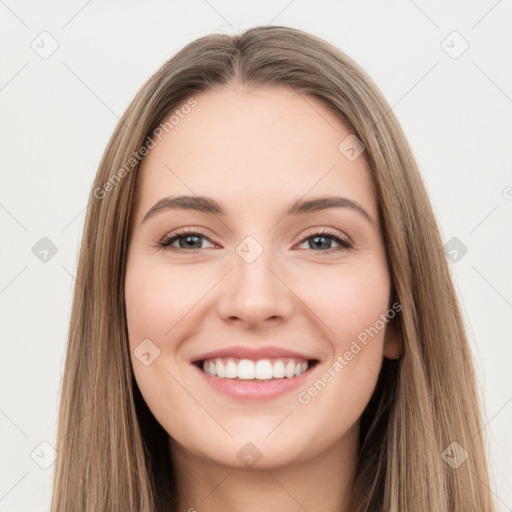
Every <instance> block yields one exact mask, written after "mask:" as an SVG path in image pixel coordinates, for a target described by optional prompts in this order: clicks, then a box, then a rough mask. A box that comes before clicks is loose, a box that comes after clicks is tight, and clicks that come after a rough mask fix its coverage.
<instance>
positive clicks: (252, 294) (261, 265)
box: [217, 247, 294, 329]
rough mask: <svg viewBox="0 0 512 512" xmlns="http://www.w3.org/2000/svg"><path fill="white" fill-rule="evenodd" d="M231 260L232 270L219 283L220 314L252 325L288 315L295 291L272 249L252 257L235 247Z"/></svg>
mask: <svg viewBox="0 0 512 512" xmlns="http://www.w3.org/2000/svg"><path fill="white" fill-rule="evenodd" d="M251 250H253V251H254V247H252V248H251ZM232 261H233V268H232V270H231V271H230V272H229V273H228V275H227V276H226V277H225V278H224V280H223V281H222V283H219V284H221V286H222V293H221V294H220V295H219V301H218V302H217V312H218V314H219V316H220V317H221V318H222V319H223V320H225V321H227V322H239V323H243V324H244V325H245V326H246V327H248V328H251V329H254V328H258V327H263V326H267V327H268V325H269V324H277V323H280V322H282V321H284V320H286V319H287V318H289V316H290V315H291V313H292V310H293V297H294V295H293V291H292V289H291V287H290V286H289V284H287V283H286V281H287V279H286V276H285V275H284V272H282V270H281V268H282V266H280V265H279V263H278V262H277V261H276V258H274V257H273V255H272V250H271V249H269V248H265V250H263V251H262V252H261V254H260V255H259V256H258V257H257V258H256V259H254V260H253V261H252V258H247V257H246V255H245V254H244V252H243V251H238V252H237V251H235V252H234V254H233V259H232Z"/></svg>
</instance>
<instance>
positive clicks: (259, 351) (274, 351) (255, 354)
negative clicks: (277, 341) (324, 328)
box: [192, 346, 316, 363]
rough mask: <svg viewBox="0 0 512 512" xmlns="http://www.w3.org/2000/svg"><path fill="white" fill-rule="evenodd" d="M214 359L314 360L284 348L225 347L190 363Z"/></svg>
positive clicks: (309, 356)
mask: <svg viewBox="0 0 512 512" xmlns="http://www.w3.org/2000/svg"><path fill="white" fill-rule="evenodd" d="M216 357H233V358H236V359H251V360H252V361H257V360H259V359H267V358H279V357H293V358H296V359H304V360H306V361H307V360H310V359H315V360H316V358H315V357H314V356H311V355H307V354H301V353H300V352H295V351H293V350H288V349H286V348H281V347H274V346H268V347H258V348H251V347H242V346H239V347H226V348H222V349H219V350H213V351H212V352H207V353H205V354H202V355H200V356H198V357H194V358H193V359H192V363H198V362H200V361H204V360H205V359H214V358H216Z"/></svg>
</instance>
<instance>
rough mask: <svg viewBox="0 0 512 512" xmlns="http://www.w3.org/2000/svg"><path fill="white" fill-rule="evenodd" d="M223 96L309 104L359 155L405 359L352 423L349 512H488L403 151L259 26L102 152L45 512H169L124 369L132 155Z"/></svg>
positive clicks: (407, 153)
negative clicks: (234, 87)
mask: <svg viewBox="0 0 512 512" xmlns="http://www.w3.org/2000/svg"><path fill="white" fill-rule="evenodd" d="M233 83H237V84H241V85H243V86H244V87H246V88H257V87H260V86H269V85H276V86H277V85H285V86H288V87H291V88H293V89H294V90H295V91H296V92H298V93H301V94H304V95H311V96H314V97H316V98H318V99H320V100H322V101H323V102H324V103H325V104H326V105H327V106H328V107H330V108H331V109H332V111H333V112H334V113H335V114H337V115H338V116H339V118H340V120H341V121H342V122H343V123H345V124H346V126H347V127H348V128H349V129H350V131H351V132H352V133H353V134H355V135H356V136H357V137H358V139H360V140H361V141H362V142H363V144H364V146H365V152H364V156H365V158H366V159H367V161H368V163H369V167H370V169H371V172H372V177H373V182H374V185H375V191H376V195H377V200H378V205H379V214H380V218H381V225H382V230H383V236H384V240H385V244H386V250H387V257H388V263H389V269H390V273H391V282H392V292H393V295H394V298H395V300H397V301H398V302H399V303H400V304H401V305H402V311H401V314H400V315H398V316H397V317H396V319H395V321H396V322H397V323H396V324H395V327H396V328H397V331H398V332H399V335H400V336H401V338H402V342H403V348H404V353H403V356H402V357H401V359H400V360H398V361H391V360H387V359H384V363H383V366H382V370H381V374H380V376H379V380H378V383H377V387H376V389H375V392H374V395H373V397H372V399H371V401H370V403H369V405H368V407H367V408H366V410H365V412H364V414H363V416H362V418H361V428H360V447H359V460H358V469H357V474H356V483H355V486H354V489H353V508H352V510H354V511H358V512H362V511H367V512H377V511H390V512H398V511H406V510H418V511H420V510H421V511H427V510H428V511H436V512H437V511H450V512H462V511H464V512H468V511H470V510H473V511H479V512H483V511H486V512H488V511H492V510H494V508H493V504H492V502H491V493H490V491H489V487H488V474H487V467H486V461H485V454H484V447H483V440H482V435H481V417H480V408H479V398H478V395H477V391H476V382H475V376H474V370H473V363H472V359H471V355H470V351H469V349H468V342H467V338H466V334H465V329H464V325H463V321H462V318H461V313H460V310H459V306H458V303H457V298H456V294H455V292H454V287H453V284H452V281H451V277H450V273H449V268H448V264H447V260H446V257H445V254H444V251H443V245H442V240H441V236H440V232H439V229H438V226H437V223H436V219H435V217H434V214H433V211H432V208H431V205H430V203H429V199H428V196H427V193H426V191H425V187H424V185H423V182H422V179H421V176H420V173H419V171H418V168H417V165H416V163H415V160H414V157H413V155H412V152H411V150H410V148H409V146H408V143H407V140H406V137H405V135H404V133H403V131H402V129H401V127H400V125H399V123H398V121H397V119H396V118H395V116H394V114H393V111H392V110H391V108H390V107H389V105H388V103H387V102H386V100H385V99H384V97H383V96H382V94H381V93H380V92H379V90H378V89H377V87H376V86H375V84H374V83H373V82H372V81H371V79H370V78H369V77H368V76H367V75H366V74H365V73H364V71H363V70H362V69H361V68H360V67H359V66H358V65H357V64H356V63H354V62H353V61H352V60H351V59H350V58H349V57H347V56H346V55H345V54H343V53H342V52H341V51H340V50H338V49H337V48H335V47H334V46H332V45H331V44H329V43H327V42H325V41H323V40H322V39H320V38H317V37H315V36H313V35H310V34H307V33H305V32H302V31H300V30H297V29H293V28H288V27H280V26H266V27H255V28H252V29H249V30H246V31H244V32H243V33H241V34H238V35H233V36H229V35H221V34H214V35H209V36H206V37H202V38H200V39H197V40H195V41H193V42H192V43H190V44H188V45H187V46H186V47H185V48H183V49H182V50H181V51H180V52H179V53H177V54H176V55H175V56H174V57H172V58H171V59H170V60H168V61H167V62H166V63H165V64H164V65H163V66H162V67H161V68H160V69H159V70H158V71H157V72H156V73H155V74H154V75H153V76H152V77H151V78H150V79H149V80H148V81H147V82H146V83H145V84H144V86H143V87H142V88H141V90H140V91H139V92H138V94H137V95H136V97H135V98H134V100H133V101H132V103H131V104H130V106H129V107H128V109H127V110H126V112H125V113H124V115H123V117H122V119H121V120H120V122H119V123H118V125H117V126H116V128H115V130H114V133H113V135H112V137H111V139H110V141H109V143H108V146H107V148H106V150H105V153H104V155H103V158H102V160H101V163H100V166H99V169H98V172H97V175H96V178H95V182H94V185H93V187H92V189H91V194H90V198H89V204H88V208H87V217H86V221H85V228H84V233H83V238H82V244H81V248H80V256H79V262H78V270H77V275H76V286H75V290H74V298H73V307H72V315H71V322H70V329H69V339H68V347H67V355H66V362H65V371H64V377H63V383H62V390H61V404H60V415H59V426H58V439H57V451H58V458H57V461H56V465H55V477H54V489H53V501H52V512H64V511H66V512H67V511H71V510H72V511H79V510H81V511H87V512H89V511H90V512H93V511H94V512H98V511H109V512H111V511H114V510H120V511H123V512H125V511H128V510H131V511H141V512H150V511H158V512H161V511H164V510H175V503H176V501H175V498H176V488H175V482H174V472H173V466H172V461H171V459H170V454H169V450H168V445H167V442H166V439H167V433H166V432H165V431H164V430H163V428H162V427H161V426H160V425H159V424H158V423H157V421H156V420H155V418H154V417H153V415H152V414H151V412H150V411H149V409H148V408H147V406H146V404H145V402H144V400H143V399H142V397H141V395H140V392H139V390H138V387H137V384H136V382H135V379H134V375H133V371H132V368H131V359H130V354H129V344H128V333H127V327H126V326H127V322H126V313H125V305H124V279H125V260H126V255H127V248H128V241H129V237H130V229H131V215H132V214H133V198H134V192H135V186H136V178H137V173H138V169H139V164H140V161H141V148H144V147H149V143H150V141H151V140H152V137H154V133H155V130H157V129H158V127H159V125H160V123H162V122H163V121H164V120H165V119H166V118H167V116H169V115H170V113H171V112H172V111H173V110H175V109H176V108H178V107H180V105H184V104H186V103H187V102H189V101H190V98H194V96H198V95H199V93H200V92H201V91H204V90H207V89H210V88H216V87H223V86H227V85H230V84H233ZM142 153H144V151H142ZM452 443H457V445H453V444H452ZM447 449H448V451H446V450H447ZM461 449H463V450H465V452H467V454H468V456H467V459H466V460H464V461H463V462H462V463H461V464H460V465H458V467H452V466H453V465H450V464H448V463H447V462H446V460H447V457H446V454H447V453H448V455H449V456H450V453H451V456H453V453H454V450H455V451H457V450H459V451H458V452H457V453H458V454H459V455H458V456H459V458H461V456H460V453H464V452H460V450H461ZM450 450H451V452H450ZM461 460H462V458H461Z"/></svg>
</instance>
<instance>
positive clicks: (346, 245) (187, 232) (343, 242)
mask: <svg viewBox="0 0 512 512" xmlns="http://www.w3.org/2000/svg"><path fill="white" fill-rule="evenodd" d="M191 235H194V236H200V237H202V238H205V239H206V240H208V241H210V242H212V241H211V240H210V238H209V237H207V236H206V235H205V234H203V233H201V232H200V231H195V230H193V229H184V230H183V231H180V232H179V233H175V234H173V235H171V236H166V237H165V238H164V239H163V240H161V241H160V242H159V244H158V245H159V246H160V247H161V248H162V249H167V250H173V251H177V252H186V253H192V254H195V253H198V252H199V251H201V250H202V249H190V250H189V249H182V248H181V247H170V245H171V244H172V243H174V242H175V241H176V240H179V239H180V238H182V237H185V236H191ZM317 236H325V237H328V238H332V239H333V240H334V241H335V242H337V243H338V244H340V247H335V248H331V249H327V250H325V251H314V252H320V253H322V252H323V253H329V254H330V253H332V252H337V251H343V250H347V249H351V248H352V244H351V243H350V242H349V241H348V240H347V239H345V238H342V237H340V236H339V235H338V234H337V233H334V232H332V231H329V230H328V229H323V230H321V231H318V232H314V233H312V234H310V235H308V236H307V237H305V238H303V239H302V240H301V241H300V242H299V243H300V244H302V243H304V242H305V241H306V240H309V239H310V238H314V237H317ZM212 243H213V242H212ZM310 250H313V249H310Z"/></svg>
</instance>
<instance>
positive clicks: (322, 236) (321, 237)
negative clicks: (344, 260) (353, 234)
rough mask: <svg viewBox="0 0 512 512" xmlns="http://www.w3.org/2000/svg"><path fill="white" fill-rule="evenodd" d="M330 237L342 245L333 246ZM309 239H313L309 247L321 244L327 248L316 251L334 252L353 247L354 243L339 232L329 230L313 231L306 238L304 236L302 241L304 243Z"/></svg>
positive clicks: (321, 246)
mask: <svg viewBox="0 0 512 512" xmlns="http://www.w3.org/2000/svg"><path fill="white" fill-rule="evenodd" d="M329 239H331V240H334V241H335V242H336V243H337V244H339V245H340V247H335V248H332V247H330V246H331V243H329V242H328V241H329ZM308 240H313V242H312V243H309V247H307V248H308V249H312V250H313V248H314V247H318V246H320V248H324V249H327V250H323V251H315V252H333V251H342V250H346V249H350V248H351V247H352V244H351V243H350V242H349V241H348V240H347V239H345V238H343V237H341V236H340V235H338V234H337V233H333V232H331V231H329V230H322V231H320V232H317V233H313V234H311V235H309V236H307V237H306V238H304V239H303V240H302V241H301V242H300V243H301V244H303V243H304V242H307V241H308ZM330 249H332V251H330Z"/></svg>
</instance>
